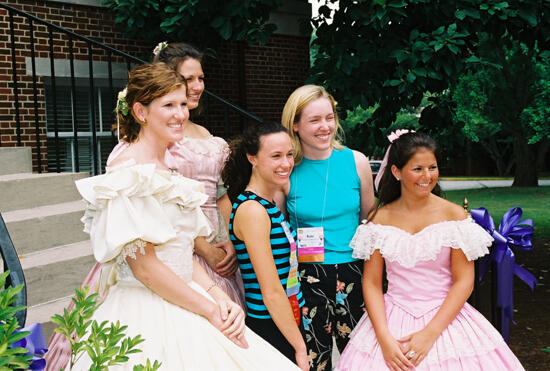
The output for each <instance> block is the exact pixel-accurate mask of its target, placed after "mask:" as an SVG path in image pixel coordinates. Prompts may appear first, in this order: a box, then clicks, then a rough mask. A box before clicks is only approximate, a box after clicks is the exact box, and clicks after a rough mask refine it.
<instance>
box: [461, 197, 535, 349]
mask: <svg viewBox="0 0 550 371" xmlns="http://www.w3.org/2000/svg"><path fill="white" fill-rule="evenodd" d="M522 214H523V211H522V210H521V208H520V207H517V206H516V207H513V208H511V209H510V210H508V211H507V212H506V214H504V215H503V216H502V220H501V222H500V225H499V228H498V230H496V229H495V223H494V222H493V218H492V217H491V216H490V215H489V212H488V211H487V209H485V208H484V207H480V208H479V209H472V210H471V215H472V218H473V219H474V221H475V222H476V223H477V224H479V225H480V226H481V227H483V228H484V229H485V230H486V231H487V232H489V234H490V235H491V236H492V237H493V238H494V242H493V248H492V249H491V253H490V254H489V256H488V257H486V258H485V259H483V260H482V261H481V262H480V265H479V279H480V280H481V279H482V278H483V275H484V274H485V272H486V271H487V269H488V268H489V266H490V265H491V263H492V262H494V264H495V267H496V276H497V307H498V308H500V309H501V311H502V325H501V326H502V327H501V331H500V332H501V334H502V337H503V338H504V339H505V340H506V342H508V339H509V337H510V322H513V315H514V275H515V276H518V278H519V279H521V280H522V281H523V282H525V283H526V284H527V285H528V286H529V287H530V288H531V290H534V288H535V284H536V283H537V280H536V278H535V277H534V276H533V275H532V274H531V273H529V272H528V271H527V270H525V269H523V268H522V267H520V266H519V265H517V264H516V262H515V254H514V249H515V248H518V249H521V250H526V251H527V250H531V249H532V248H533V244H532V243H531V239H532V237H533V226H534V223H533V220H531V219H525V220H522V221H520V219H521V216H522Z"/></svg>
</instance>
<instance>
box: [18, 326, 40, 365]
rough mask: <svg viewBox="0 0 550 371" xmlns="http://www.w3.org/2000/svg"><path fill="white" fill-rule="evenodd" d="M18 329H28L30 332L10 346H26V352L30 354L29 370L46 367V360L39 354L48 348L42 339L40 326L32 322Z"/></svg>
mask: <svg viewBox="0 0 550 371" xmlns="http://www.w3.org/2000/svg"><path fill="white" fill-rule="evenodd" d="M18 331H29V332H30V334H29V335H27V336H25V337H24V338H23V339H21V340H18V341H16V342H15V343H13V345H12V347H14V348H15V347H20V348H27V350H28V352H27V353H26V354H29V355H31V356H32V359H31V364H30V366H29V370H44V368H46V360H45V359H43V358H42V357H40V356H42V355H43V354H44V353H46V352H47V351H48V348H47V346H46V341H45V340H44V333H43V332H42V326H41V325H40V324H39V323H33V324H32V325H29V326H26V327H23V328H22V329H19V330H18Z"/></svg>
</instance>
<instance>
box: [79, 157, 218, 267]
mask: <svg viewBox="0 0 550 371" xmlns="http://www.w3.org/2000/svg"><path fill="white" fill-rule="evenodd" d="M175 178H178V177H174V179H173V178H172V175H171V174H170V173H168V172H165V171H159V170H156V168H155V166H154V165H152V164H151V165H135V164H134V165H128V166H122V165H120V166H119V167H117V168H116V170H110V171H108V172H107V173H106V174H103V175H99V176H95V177H91V178H86V179H81V180H79V181H77V182H76V186H77V188H78V191H79V192H80V194H81V195H82V197H83V198H84V200H85V201H86V202H87V209H86V212H85V214H84V217H83V218H82V221H83V223H84V230H85V231H86V232H88V233H90V239H91V242H92V248H93V252H94V256H95V258H96V260H97V261H98V262H100V263H104V262H107V261H110V260H113V259H115V258H117V257H119V256H122V255H124V257H125V256H127V255H131V254H132V253H134V254H135V251H137V250H134V247H135V246H138V247H139V244H138V245H136V243H134V242H135V241H147V242H150V243H151V244H153V245H158V244H164V243H166V242H168V241H169V240H171V239H174V238H176V235H177V233H178V232H179V231H181V230H184V231H185V232H188V233H190V234H191V235H193V236H197V235H205V234H208V233H209V231H210V226H209V224H208V219H207V218H206V217H205V216H204V214H202V211H201V210H200V205H201V204H202V203H204V202H205V200H206V198H207V196H206V194H204V193H202V192H201V190H202V189H203V188H202V185H201V184H200V183H199V182H195V181H192V180H188V179H183V178H182V177H179V178H182V179H181V180H179V181H178V180H177V179H175ZM170 205H172V206H170ZM174 210H175V211H174ZM170 212H176V213H177V215H176V216H175V217H174V214H170ZM180 219H181V221H179V220H180ZM175 220H177V222H176V221H175ZM193 238H194V237H193ZM132 243H134V244H132Z"/></svg>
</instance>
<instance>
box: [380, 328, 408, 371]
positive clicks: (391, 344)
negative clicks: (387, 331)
mask: <svg viewBox="0 0 550 371" xmlns="http://www.w3.org/2000/svg"><path fill="white" fill-rule="evenodd" d="M379 342H380V348H381V349H382V355H383V356H384V360H385V361H386V364H387V365H388V367H389V369H390V370H392V371H406V370H410V369H411V368H413V367H414V365H413V364H412V363H411V361H409V360H408V359H407V357H405V355H404V354H403V350H404V347H403V345H401V343H399V342H398V341H397V340H396V339H395V338H394V337H393V336H391V335H388V336H386V337H384V338H383V339H380V340H379Z"/></svg>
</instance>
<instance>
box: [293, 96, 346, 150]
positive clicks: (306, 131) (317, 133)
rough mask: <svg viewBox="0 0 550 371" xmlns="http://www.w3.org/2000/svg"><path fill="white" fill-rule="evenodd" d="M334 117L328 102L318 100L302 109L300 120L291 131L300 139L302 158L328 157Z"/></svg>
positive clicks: (327, 100) (334, 122) (333, 128)
mask: <svg viewBox="0 0 550 371" xmlns="http://www.w3.org/2000/svg"><path fill="white" fill-rule="evenodd" d="M335 117H336V115H335V114H334V110H333V108H332V104H331V103H330V100H329V99H328V98H325V97H321V98H318V99H316V100H314V101H312V102H310V103H309V104H308V105H306V106H305V107H304V109H303V110H302V112H301V114H300V120H299V121H298V122H296V123H294V125H293V130H294V131H295V132H296V133H297V134H298V135H299V137H300V144H301V146H302V151H303V152H304V156H305V157H306V158H309V159H311V160H319V159H325V158H327V157H328V156H330V151H331V148H332V142H333V138H334V132H335V129H336V121H335Z"/></svg>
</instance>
